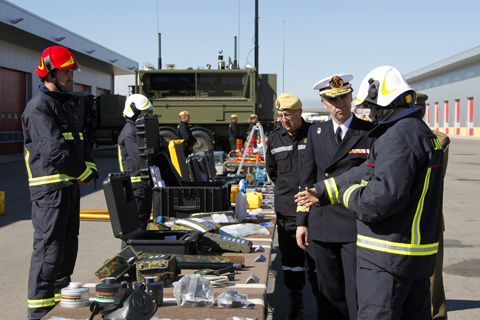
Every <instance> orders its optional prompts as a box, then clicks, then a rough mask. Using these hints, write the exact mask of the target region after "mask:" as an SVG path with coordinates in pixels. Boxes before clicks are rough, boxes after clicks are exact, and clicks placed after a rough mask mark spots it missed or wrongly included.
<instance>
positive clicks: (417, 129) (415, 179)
mask: <svg viewBox="0 0 480 320" xmlns="http://www.w3.org/2000/svg"><path fill="white" fill-rule="evenodd" d="M419 112H421V110H420V109H414V108H410V109H406V110H404V111H402V112H401V113H399V114H398V115H396V116H395V117H393V118H392V119H391V120H388V121H385V122H382V123H380V124H379V125H378V126H377V127H376V128H375V129H374V130H372V131H371V132H370V134H369V135H370V136H372V137H378V139H377V140H376V141H375V143H374V144H373V147H372V152H371V155H370V157H369V159H368V160H367V161H366V163H365V164H364V165H362V166H360V167H357V168H354V169H352V170H350V171H348V172H346V173H345V174H344V175H341V176H339V177H337V178H332V179H328V180H325V181H323V182H320V183H317V184H315V185H314V186H315V187H316V188H318V189H317V190H318V191H320V197H321V198H322V200H321V202H322V203H324V204H325V203H332V204H333V203H343V205H344V206H345V207H346V208H348V209H350V210H352V211H354V212H355V214H356V216H357V232H358V235H357V258H358V270H357V272H358V274H357V288H358V297H359V301H358V304H359V317H358V319H373V318H375V316H378V314H380V313H381V314H383V316H384V317H382V319H394V318H395V319H396V318H397V317H399V316H400V315H401V316H402V319H431V314H430V299H428V297H429V283H428V277H429V276H430V275H432V273H433V271H434V266H435V254H436V253H437V249H438V241H439V238H440V234H441V232H442V231H441V230H442V201H443V156H444V155H443V151H442V147H441V145H440V143H439V141H438V139H437V137H436V136H435V134H434V133H432V131H431V130H430V128H428V126H427V125H426V124H425V123H424V122H423V121H422V120H420V119H419V118H418V116H419ZM425 304H426V305H427V306H425ZM418 310H425V311H424V314H419V311H418ZM372 314H373V317H372ZM375 319H378V318H375Z"/></svg>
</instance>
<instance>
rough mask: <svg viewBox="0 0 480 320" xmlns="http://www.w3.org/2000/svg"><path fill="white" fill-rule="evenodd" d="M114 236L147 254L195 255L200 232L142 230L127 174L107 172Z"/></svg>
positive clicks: (107, 192)
mask: <svg viewBox="0 0 480 320" xmlns="http://www.w3.org/2000/svg"><path fill="white" fill-rule="evenodd" d="M103 190H104V192H105V200H106V202H107V208H108V212H109V214H110V222H111V223H112V229H113V235H114V236H115V237H116V238H120V239H122V240H124V241H125V243H126V244H127V245H130V246H132V248H133V249H134V250H136V251H143V252H149V253H173V254H175V253H176V254H198V253H199V252H200V251H201V244H200V241H201V238H202V236H203V234H202V233H201V232H200V231H196V230H195V231H185V230H175V231H157V230H143V229H142V228H141V223H140V218H139V217H138V211H137V207H136V204H135V198H134V195H133V188H132V182H131V180H130V175H129V174H128V173H124V172H122V173H110V174H109V175H108V177H107V179H106V180H105V181H104V182H103Z"/></svg>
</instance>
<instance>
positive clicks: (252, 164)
mask: <svg viewBox="0 0 480 320" xmlns="http://www.w3.org/2000/svg"><path fill="white" fill-rule="evenodd" d="M223 166H224V167H225V170H227V171H232V169H234V171H237V170H238V167H239V166H240V162H237V161H235V160H227V161H225V162H224V164H223ZM256 168H265V161H244V162H243V164H242V169H245V170H244V173H249V174H251V173H253V171H255V169H256Z"/></svg>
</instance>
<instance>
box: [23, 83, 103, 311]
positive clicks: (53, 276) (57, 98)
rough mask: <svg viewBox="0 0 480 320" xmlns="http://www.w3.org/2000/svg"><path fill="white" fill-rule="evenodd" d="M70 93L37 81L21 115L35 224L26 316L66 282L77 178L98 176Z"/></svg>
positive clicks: (44, 307)
mask: <svg viewBox="0 0 480 320" xmlns="http://www.w3.org/2000/svg"><path fill="white" fill-rule="evenodd" d="M72 97H73V96H71V95H69V94H66V93H61V92H53V91H49V90H48V89H47V88H46V87H45V86H43V85H42V86H40V92H39V93H38V94H37V95H36V96H35V97H33V98H32V99H31V100H30V101H29V102H28V104H27V106H26V108H25V111H24V113H23V115H22V127H23V135H24V144H25V163H26V167H27V174H28V183H29V186H30V195H31V200H32V224H33V227H34V230H35V232H34V239H33V241H34V243H33V253H32V259H31V266H30V274H29V279H28V313H29V319H37V318H38V319H39V318H41V317H43V316H44V315H45V314H46V313H47V312H48V311H49V310H50V309H52V308H53V307H54V306H55V304H56V303H58V302H59V301H60V290H61V288H64V287H66V286H68V284H69V283H70V276H71V274H72V273H73V270H74V266H75V261H76V258H77V252H78V234H79V226H80V190H79V185H78V182H77V181H78V180H80V181H85V182H89V181H91V180H92V179H96V178H97V177H98V174H97V169H96V166H95V164H94V162H93V158H92V157H91V155H90V148H89V145H88V142H87V141H86V140H84V138H83V135H82V131H81V126H80V122H79V120H78V118H77V115H76V114H75V112H74V106H73V105H72V104H70V103H69V102H68V100H69V99H71V98H72Z"/></svg>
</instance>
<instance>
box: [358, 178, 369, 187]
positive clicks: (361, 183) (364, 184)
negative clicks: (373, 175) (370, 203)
mask: <svg viewBox="0 0 480 320" xmlns="http://www.w3.org/2000/svg"><path fill="white" fill-rule="evenodd" d="M369 182H370V181H367V180H362V182H360V185H362V186H364V187H365V186H366V185H367V184H368V183H369Z"/></svg>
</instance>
